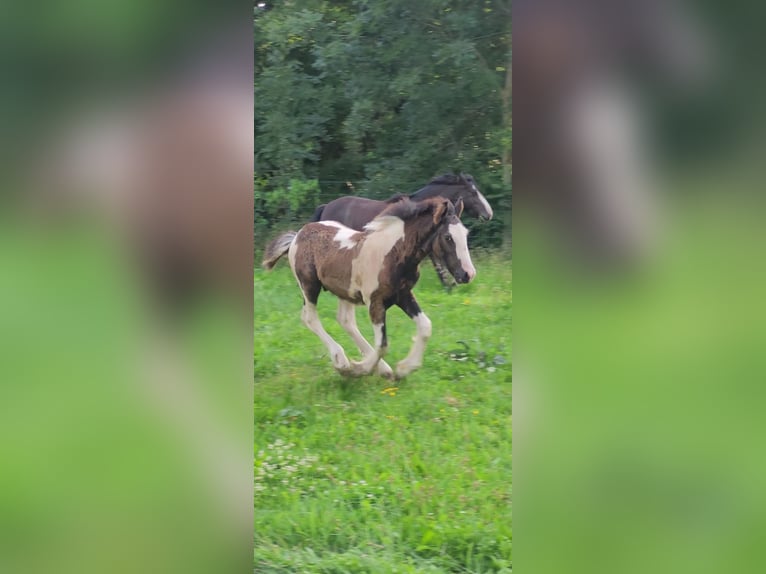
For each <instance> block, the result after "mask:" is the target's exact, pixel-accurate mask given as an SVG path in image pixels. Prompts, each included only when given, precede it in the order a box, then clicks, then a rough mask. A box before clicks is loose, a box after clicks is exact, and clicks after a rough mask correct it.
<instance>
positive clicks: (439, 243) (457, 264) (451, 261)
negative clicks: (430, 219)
mask: <svg viewBox="0 0 766 574" xmlns="http://www.w3.org/2000/svg"><path fill="white" fill-rule="evenodd" d="M438 199H439V200H440V203H439V205H438V206H437V207H436V210H435V211H434V221H437V220H438V223H437V226H436V232H435V234H434V235H433V239H432V243H431V251H432V253H433V255H434V258H435V259H436V260H437V261H439V262H440V264H441V265H442V266H443V267H444V268H446V270H447V271H449V273H450V274H451V275H452V276H453V277H454V278H455V281H457V282H458V283H468V282H469V281H471V280H472V279H473V278H474V277H475V276H476V268H475V267H474V266H473V263H472V262H471V254H470V253H469V252H468V230H467V229H466V228H465V226H464V225H463V224H462V223H461V222H460V215H461V214H462V213H463V200H462V199H458V200H457V203H456V204H455V205H453V204H452V202H450V201H449V200H448V199H442V198H438Z"/></svg>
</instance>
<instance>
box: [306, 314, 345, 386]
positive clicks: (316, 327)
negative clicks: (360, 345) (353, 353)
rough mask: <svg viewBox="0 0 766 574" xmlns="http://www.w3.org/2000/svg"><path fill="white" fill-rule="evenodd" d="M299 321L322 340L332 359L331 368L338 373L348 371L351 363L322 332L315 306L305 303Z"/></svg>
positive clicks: (341, 349) (327, 335) (340, 348)
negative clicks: (301, 320)
mask: <svg viewBox="0 0 766 574" xmlns="http://www.w3.org/2000/svg"><path fill="white" fill-rule="evenodd" d="M301 319H303V323H304V324H305V325H306V327H308V328H309V329H311V331H312V332H313V333H314V334H315V335H316V336H317V337H319V338H320V339H321V340H322V343H324V345H325V347H327V351H328V352H329V353H330V357H332V364H333V366H334V367H335V368H336V369H338V370H339V371H345V370H348V369H349V367H350V366H351V363H349V360H348V357H346V353H345V352H344V351H343V347H341V346H340V345H339V344H338V343H337V342H336V341H335V339H333V338H332V337H330V335H329V334H328V333H327V331H325V330H324V327H323V326H322V322H321V321H320V320H319V315H318V314H317V308H316V306H315V305H313V304H311V303H309V302H308V301H306V302H305V303H304V305H303V311H301Z"/></svg>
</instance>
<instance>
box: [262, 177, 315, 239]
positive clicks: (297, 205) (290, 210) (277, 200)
mask: <svg viewBox="0 0 766 574" xmlns="http://www.w3.org/2000/svg"><path fill="white" fill-rule="evenodd" d="M254 184H255V185H254V188H255V192H254V193H255V201H254V210H255V219H254V226H255V231H256V237H260V235H261V232H264V231H267V230H269V229H271V228H272V226H273V225H274V224H279V223H290V222H294V221H299V220H301V219H302V220H305V219H306V218H307V217H308V216H309V215H310V214H311V212H312V211H313V210H314V208H315V207H316V205H317V204H318V202H319V183H318V182H317V180H315V179H314V180H308V181H303V180H300V179H291V180H289V181H288V182H287V184H286V185H285V186H284V187H278V188H275V189H274V188H272V189H269V184H268V182H267V180H265V179H263V178H257V177H256V178H255V180H254Z"/></svg>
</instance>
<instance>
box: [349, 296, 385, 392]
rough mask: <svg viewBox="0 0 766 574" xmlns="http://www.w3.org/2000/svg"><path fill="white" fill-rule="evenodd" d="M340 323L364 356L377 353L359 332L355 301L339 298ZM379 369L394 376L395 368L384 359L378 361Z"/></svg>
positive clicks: (379, 371)
mask: <svg viewBox="0 0 766 574" xmlns="http://www.w3.org/2000/svg"><path fill="white" fill-rule="evenodd" d="M338 323H340V324H341V326H342V327H343V328H344V329H345V330H346V333H348V334H349V335H351V338H352V339H353V340H354V343H356V346H357V348H358V349H359V352H360V353H362V357H363V358H365V359H366V358H367V357H369V356H370V355H372V354H374V353H375V349H373V348H372V345H370V343H368V342H367V339H365V338H364V336H363V335H362V334H361V333H360V332H359V328H358V327H357V326H356V313H355V311H354V304H353V303H349V302H348V301H344V300H343V299H339V300H338ZM377 371H378V374H379V375H381V376H383V377H386V378H389V379H391V378H393V376H394V371H393V369H392V368H391V367H390V366H389V365H388V363H386V362H385V361H384V360H383V359H380V361H378V366H377Z"/></svg>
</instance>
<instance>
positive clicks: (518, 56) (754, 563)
mask: <svg viewBox="0 0 766 574" xmlns="http://www.w3.org/2000/svg"><path fill="white" fill-rule="evenodd" d="M763 15H764V12H763V7H762V6H761V5H760V4H758V3H754V2H736V3H724V2H714V1H711V2H697V3H692V2H685V3H684V2H679V1H665V0H663V1H659V0H640V1H639V0H609V1H606V0H575V1H559V0H535V1H527V0H516V1H515V2H514V13H513V32H514V33H513V48H514V59H513V67H514V70H513V71H514V77H513V80H514V94H513V104H514V105H513V115H514V157H513V167H514V173H513V175H514V180H513V183H514V217H513V225H514V256H515V261H514V271H515V279H516V281H515V285H514V287H515V290H516V293H514V295H515V298H514V303H515V307H514V309H515V316H514V333H515V340H514V349H515V351H516V356H514V367H515V373H514V374H515V375H516V376H515V379H514V410H513V421H514V429H513V430H514V463H515V464H514V498H515V500H514V503H515V508H514V510H515V512H514V535H515V536H514V543H515V544H514V551H515V552H514V554H515V558H516V564H514V566H516V567H518V568H519V569H520V571H525V572H588V573H589V574H593V573H598V572H604V573H611V574H613V573H616V572H657V571H659V572H673V573H685V572H690V573H691V572H694V573H697V574H699V573H703V572H720V571H728V572H735V571H736V572H749V571H761V570H762V569H763V567H764V556H763V550H762V547H763V546H762V544H761V543H760V541H761V540H762V539H763V536H764V534H766V497H765V496H764V492H766V491H764V489H763V484H764V483H765V482H766V463H764V459H763V457H762V456H761V455H760V451H761V450H762V448H761V446H762V444H763V440H764V436H765V435H766V423H764V420H766V419H764V417H763V415H762V413H763V411H764V407H766V404H765V402H764V399H766V396H764V386H763V384H762V381H763V380H765V376H764V375H765V374H766V356H765V355H764V353H763V346H764V344H765V343H766V336H765V335H766V333H764V330H765V329H766V307H765V306H764V302H763V297H762V293H763V292H764V286H765V285H766V259H764V256H763V253H764V247H765V246H766V242H765V241H764V240H765V239H766V226H764V225H763V219H764V211H763V208H764V197H763V195H762V190H763V188H764V183H765V182H766V178H764V175H765V174H764V163H763V149H764V148H763V142H764V136H766V124H765V122H764V119H765V118H766V116H764V111H766V110H765V109H764V102H766V99H764V88H766V83H765V82H764V81H763V73H762V68H763V66H762V54H763V49H764V48H766V41H765V40H764V38H766V37H765V36H764V35H763V33H762V23H763Z"/></svg>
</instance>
